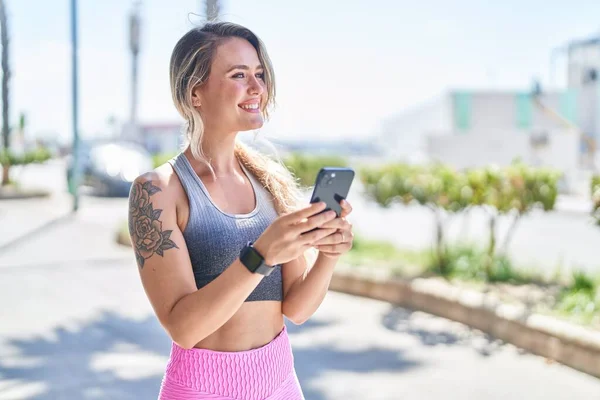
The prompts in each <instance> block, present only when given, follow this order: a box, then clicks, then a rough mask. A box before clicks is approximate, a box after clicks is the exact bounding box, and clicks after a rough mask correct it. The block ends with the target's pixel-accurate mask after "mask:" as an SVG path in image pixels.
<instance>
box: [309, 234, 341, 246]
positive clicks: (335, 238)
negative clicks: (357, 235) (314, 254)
mask: <svg viewBox="0 0 600 400" xmlns="http://www.w3.org/2000/svg"><path fill="white" fill-rule="evenodd" d="M344 239H345V237H344V234H343V233H342V232H340V231H336V232H333V233H332V234H331V235H329V236H325V237H324V238H323V239H320V240H318V241H317V242H315V243H313V245H315V246H321V245H330V244H340V243H344Z"/></svg>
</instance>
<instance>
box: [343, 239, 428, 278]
mask: <svg viewBox="0 0 600 400" xmlns="http://www.w3.org/2000/svg"><path fill="white" fill-rule="evenodd" d="M430 260H431V255H430V252H429V251H423V250H408V249H398V248H397V247H396V246H394V244H392V243H390V242H388V241H382V240H373V239H367V238H366V237H364V236H361V235H355V236H354V242H353V246H352V250H350V251H349V252H348V253H347V254H346V255H344V256H343V258H342V261H343V262H344V263H346V264H349V265H352V266H365V265H368V266H373V267H374V268H382V267H383V268H389V269H391V270H392V273H393V274H394V275H399V276H412V275H415V274H418V275H420V274H421V273H422V272H423V270H424V266H426V265H428V264H429V263H430V262H431V261H430Z"/></svg>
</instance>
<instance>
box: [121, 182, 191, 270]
mask: <svg viewBox="0 0 600 400" xmlns="http://www.w3.org/2000/svg"><path fill="white" fill-rule="evenodd" d="M160 191H161V190H160V188H159V187H157V186H154V185H153V184H152V181H148V182H144V183H143V184H142V183H139V182H134V183H133V186H132V187H131V192H130V194H129V235H130V236H131V242H132V245H133V249H134V251H135V259H136V260H137V263H138V265H139V267H140V268H143V267H144V262H145V261H146V260H147V259H148V258H150V257H152V256H153V255H154V254H155V253H156V254H158V255H159V256H161V257H162V256H163V254H164V251H165V250H169V249H172V248H176V249H179V247H177V245H176V244H175V242H173V241H172V240H171V239H169V237H170V236H171V232H173V231H172V230H170V231H163V230H162V222H161V221H160V219H159V218H160V214H161V213H162V210H155V209H154V208H153V207H152V202H151V201H150V197H151V196H152V195H153V194H155V193H157V192H160Z"/></svg>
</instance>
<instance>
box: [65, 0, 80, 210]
mask: <svg viewBox="0 0 600 400" xmlns="http://www.w3.org/2000/svg"><path fill="white" fill-rule="evenodd" d="M71 46H72V49H71V63H72V90H73V93H72V96H73V97H72V107H73V108H72V114H73V148H72V150H71V151H72V154H73V170H72V171H73V173H72V175H71V180H70V182H68V184H69V191H70V192H71V194H72V195H73V212H76V211H77V210H78V209H79V190H78V188H79V177H80V167H79V110H78V105H79V103H78V101H79V99H78V86H77V83H78V68H77V0H71Z"/></svg>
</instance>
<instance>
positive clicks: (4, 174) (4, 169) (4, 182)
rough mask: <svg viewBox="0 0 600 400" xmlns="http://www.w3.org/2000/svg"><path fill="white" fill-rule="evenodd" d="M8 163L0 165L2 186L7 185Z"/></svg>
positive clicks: (8, 175) (8, 176)
mask: <svg viewBox="0 0 600 400" xmlns="http://www.w3.org/2000/svg"><path fill="white" fill-rule="evenodd" d="M9 178H10V165H3V166H2V186H6V185H8V183H9V182H10V179H9Z"/></svg>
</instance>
